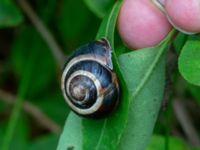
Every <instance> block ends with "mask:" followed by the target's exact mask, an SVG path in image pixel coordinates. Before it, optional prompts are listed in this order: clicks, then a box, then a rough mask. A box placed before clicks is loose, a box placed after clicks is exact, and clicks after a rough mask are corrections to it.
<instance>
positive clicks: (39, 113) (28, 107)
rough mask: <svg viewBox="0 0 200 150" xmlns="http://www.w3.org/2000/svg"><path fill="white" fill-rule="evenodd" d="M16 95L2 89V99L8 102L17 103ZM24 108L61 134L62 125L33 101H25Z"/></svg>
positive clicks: (0, 94)
mask: <svg viewBox="0 0 200 150" xmlns="http://www.w3.org/2000/svg"><path fill="white" fill-rule="evenodd" d="M15 99H16V96H14V95H12V94H10V93H8V92H5V91H3V90H0V100H2V101H4V102H5V103H7V104H10V105H13V104H14V103H15ZM23 110H24V111H25V112H27V113H28V114H30V115H31V116H32V117H33V118H35V120H36V121H37V122H38V123H39V124H40V125H41V126H43V127H44V128H46V129H48V130H49V131H51V132H52V133H55V134H59V133H60V131H61V127H60V126H59V125H58V124H56V123H55V122H53V121H52V120H51V119H50V118H49V117H48V116H46V115H45V114H44V113H43V112H42V111H41V110H40V109H39V108H38V107H36V106H35V105H33V104H32V103H30V102H28V101H25V102H24V104H23Z"/></svg>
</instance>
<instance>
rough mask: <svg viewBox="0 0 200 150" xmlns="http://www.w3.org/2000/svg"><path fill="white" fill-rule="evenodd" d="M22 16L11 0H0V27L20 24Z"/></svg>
mask: <svg viewBox="0 0 200 150" xmlns="http://www.w3.org/2000/svg"><path fill="white" fill-rule="evenodd" d="M22 21H23V16H22V14H21V12H20V11H19V9H18V8H17V7H16V5H15V4H14V2H13V1H12V0H1V1H0V28H3V27H11V26H16V25H18V24H20V23H21V22H22Z"/></svg>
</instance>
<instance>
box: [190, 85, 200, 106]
mask: <svg viewBox="0 0 200 150" xmlns="http://www.w3.org/2000/svg"><path fill="white" fill-rule="evenodd" d="M187 88H188V89H189V92H190V93H191V94H192V96H193V97H194V98H195V100H196V101H197V102H198V103H199V105H200V87H199V86H195V85H192V84H187Z"/></svg>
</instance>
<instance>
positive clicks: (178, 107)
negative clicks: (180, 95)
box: [173, 100, 200, 146]
mask: <svg viewBox="0 0 200 150" xmlns="http://www.w3.org/2000/svg"><path fill="white" fill-rule="evenodd" d="M173 108H174V112H175V115H176V117H177V119H178V121H179V123H180V125H181V126H182V128H183V130H184V132H185V134H186V136H187V138H188V140H189V141H190V143H191V144H192V145H194V146H200V139H199V136H198V135H197V131H196V129H195V127H194V126H193V124H192V122H191V120H190V117H189V115H188V112H187V110H186V109H185V107H184V106H183V104H182V103H181V102H180V100H174V102H173Z"/></svg>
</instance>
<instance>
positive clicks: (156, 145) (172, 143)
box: [146, 135, 189, 150]
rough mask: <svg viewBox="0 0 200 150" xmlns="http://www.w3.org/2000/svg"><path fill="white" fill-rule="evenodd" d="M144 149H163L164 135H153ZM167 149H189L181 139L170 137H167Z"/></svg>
mask: <svg viewBox="0 0 200 150" xmlns="http://www.w3.org/2000/svg"><path fill="white" fill-rule="evenodd" d="M146 150H166V149H165V137H163V136H159V135H154V136H152V138H151V141H150V143H149V145H148V148H147V149H146ZM169 150H189V148H188V146H187V144H185V143H184V141H183V140H181V139H178V138H175V137H170V138H169Z"/></svg>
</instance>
